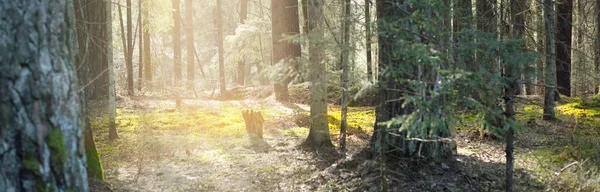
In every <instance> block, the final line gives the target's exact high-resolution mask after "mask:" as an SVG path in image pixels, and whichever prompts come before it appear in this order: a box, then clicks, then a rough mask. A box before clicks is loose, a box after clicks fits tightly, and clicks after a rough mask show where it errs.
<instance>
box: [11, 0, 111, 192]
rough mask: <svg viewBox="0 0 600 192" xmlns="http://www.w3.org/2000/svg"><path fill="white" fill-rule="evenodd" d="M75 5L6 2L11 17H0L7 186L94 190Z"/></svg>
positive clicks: (66, 1)
mask: <svg viewBox="0 0 600 192" xmlns="http://www.w3.org/2000/svg"><path fill="white" fill-rule="evenodd" d="M73 11H74V7H73V1H70V0H47V1H33V0H21V1H19V2H18V3H16V2H11V3H0V18H11V19H3V20H1V21H0V23H2V24H1V25H0V26H1V27H0V31H1V32H0V33H2V34H3V36H2V38H3V39H4V41H3V43H2V44H1V45H0V50H4V51H1V52H0V58H2V60H3V61H2V62H0V71H2V72H1V73H0V92H1V93H3V94H0V98H1V99H0V122H2V123H0V130H2V133H3V134H0V146H2V151H0V167H1V168H0V177H2V179H0V189H2V190H4V191H88V178H87V174H86V160H85V159H84V158H85V147H84V146H82V145H83V144H84V142H83V140H82V139H83V130H82V129H81V121H80V120H81V114H80V112H81V108H80V107H81V106H80V103H79V102H80V99H79V97H78V90H79V86H78V85H77V83H78V82H77V77H76V74H75V73H76V69H75V66H76V64H75V63H74V62H75V58H76V56H77V39H76V38H77V34H76V33H75V18H74V17H75V16H74V13H73ZM98 11H99V12H100V13H106V12H105V10H98ZM32 13H35V16H32V15H31V14H32ZM104 16H106V15H104ZM104 24H105V23H103V25H104ZM40 26H45V27H40ZM102 57H104V55H103V56H102ZM41 74H43V75H41ZM53 85H54V86H53ZM4 93H14V94H4Z"/></svg>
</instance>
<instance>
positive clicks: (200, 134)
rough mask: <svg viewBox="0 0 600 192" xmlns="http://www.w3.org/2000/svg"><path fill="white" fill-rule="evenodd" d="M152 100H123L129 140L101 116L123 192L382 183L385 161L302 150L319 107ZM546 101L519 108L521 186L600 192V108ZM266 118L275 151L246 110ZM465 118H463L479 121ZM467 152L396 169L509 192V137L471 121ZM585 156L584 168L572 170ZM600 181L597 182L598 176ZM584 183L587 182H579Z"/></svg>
mask: <svg viewBox="0 0 600 192" xmlns="http://www.w3.org/2000/svg"><path fill="white" fill-rule="evenodd" d="M182 103H183V106H182V107H181V108H179V109H175V102H174V101H173V100H160V99H154V100H152V99H142V100H140V101H137V102H133V101H132V100H128V101H121V102H119V105H118V106H119V109H118V117H117V124H118V125H119V128H118V130H119V137H120V138H119V139H117V140H116V141H112V142H110V141H107V139H106V138H107V135H108V130H107V127H106V125H107V123H106V117H105V116H104V114H103V113H97V112H96V113H95V114H96V115H95V116H94V117H95V118H93V125H94V131H95V133H94V135H95V138H96V140H97V144H98V148H99V152H100V155H101V160H102V162H103V164H104V168H105V171H106V173H105V175H106V178H107V181H108V183H109V184H111V185H112V187H113V189H116V191H318V190H321V191H342V190H350V191H353V190H355V191H365V190H377V186H379V180H378V178H380V177H379V172H378V170H379V167H378V163H377V162H374V161H370V160H367V159H363V158H364V157H360V156H359V157H357V159H352V158H349V159H346V160H347V161H346V160H342V161H341V162H336V163H335V164H333V162H331V161H327V160H325V159H324V158H323V156H326V155H327V154H323V153H322V152H321V153H316V154H315V153H308V152H305V151H304V150H301V149H299V148H298V147H297V146H298V144H299V143H300V142H302V141H303V140H304V139H305V138H306V136H307V135H308V127H309V120H310V119H309V112H308V111H309V106H307V105H302V104H281V103H278V102H275V101H273V100H272V99H269V98H267V99H264V100H241V101H214V100H190V99H187V100H183V101H182ZM540 103H541V102H540V100H539V98H537V99H536V98H533V99H531V100H527V101H526V102H523V103H521V104H519V107H518V110H517V116H516V118H517V120H519V121H521V122H522V123H523V124H525V125H526V127H525V128H524V129H523V130H520V131H519V132H518V133H517V135H516V141H515V157H516V158H515V159H516V161H515V182H516V183H515V184H516V186H515V189H516V190H517V191H542V190H550V191H578V190H580V189H581V190H582V191H594V190H596V191H598V189H600V187H598V186H600V176H599V175H600V174H598V172H595V170H597V169H593V168H594V167H599V166H600V162H599V159H600V147H598V146H600V143H599V142H600V134H599V131H600V118H599V116H598V114H600V113H599V112H600V109H598V107H594V106H589V105H587V104H586V105H581V103H579V104H577V102H568V103H562V104H561V105H560V106H558V107H557V112H558V114H559V116H558V117H559V121H553V122H548V121H543V120H541V117H542V108H541V106H540ZM243 109H254V110H260V111H261V112H262V114H263V116H264V117H265V125H264V127H265V141H266V142H267V143H268V144H269V146H270V147H268V148H260V149H257V148H254V147H251V146H250V142H249V140H248V138H247V136H246V132H245V128H244V121H243V119H242V117H241V110H243ZM328 115H329V122H330V124H329V127H330V134H331V136H332V140H333V142H334V144H336V146H337V143H338V139H339V122H340V109H339V106H334V105H331V106H329V114H328ZM348 117H349V119H348V125H349V128H348V141H349V148H350V153H349V154H351V153H352V152H353V151H357V150H358V149H362V148H364V147H365V146H366V144H367V142H368V139H369V136H370V135H371V134H372V126H373V122H374V120H375V117H374V110H373V108H350V109H349V115H348ZM472 120H473V119H472V117H469V116H464V117H462V119H461V121H463V122H470V121H472ZM463 126H465V127H463V128H461V129H460V130H459V132H458V134H457V137H456V141H457V144H458V148H457V152H458V154H457V155H455V156H454V157H453V158H451V159H450V160H447V161H444V162H429V163H420V162H415V161H413V160H406V161H401V162H398V164H394V166H393V167H390V168H389V170H390V174H391V175H393V177H390V180H389V186H390V189H396V190H397V191H500V190H503V186H504V182H503V179H504V168H505V164H504V163H505V154H504V142H503V141H502V140H501V138H500V139H499V140H490V139H485V140H481V139H479V138H478V137H477V135H473V134H472V132H470V131H469V129H477V128H475V127H476V125H463ZM573 162H578V164H576V165H575V166H572V167H568V168H566V169H565V170H563V171H562V172H561V171H560V170H561V169H563V168H565V166H567V165H569V164H571V163H573ZM595 178H597V179H595ZM579 187H581V188H579Z"/></svg>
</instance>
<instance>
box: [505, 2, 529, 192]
mask: <svg viewBox="0 0 600 192" xmlns="http://www.w3.org/2000/svg"><path fill="white" fill-rule="evenodd" d="M526 4H527V2H526V1H524V0H511V1H510V13H511V21H512V26H513V29H512V38H513V39H515V40H523V38H524V34H525V5H526ZM522 51H525V47H524V44H523V47H522ZM519 70H520V69H519V68H518V67H515V66H514V65H511V64H507V65H506V66H505V73H506V77H507V78H506V79H507V82H506V87H505V91H504V103H505V110H504V115H505V117H506V119H507V120H508V121H514V120H515V96H516V95H517V94H518V92H519V89H520V88H519V86H520V83H519V81H518V79H519V78H520V75H519ZM512 125H513V124H512V123H509V124H508V126H507V128H508V130H507V131H506V135H505V139H506V149H505V152H506V182H505V184H506V191H513V169H514V155H513V142H514V138H513V137H514V127H513V126H512Z"/></svg>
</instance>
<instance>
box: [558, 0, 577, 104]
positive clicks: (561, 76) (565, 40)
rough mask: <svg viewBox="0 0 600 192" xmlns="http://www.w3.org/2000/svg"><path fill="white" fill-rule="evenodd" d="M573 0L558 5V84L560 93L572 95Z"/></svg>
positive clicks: (561, 0) (561, 1)
mask: <svg viewBox="0 0 600 192" xmlns="http://www.w3.org/2000/svg"><path fill="white" fill-rule="evenodd" d="M572 24H573V0H559V1H557V5H556V84H557V86H558V87H557V89H558V92H559V93H560V94H563V95H566V96H571V40H572V38H571V35H572V32H573V29H572Z"/></svg>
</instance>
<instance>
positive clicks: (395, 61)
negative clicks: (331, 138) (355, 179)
mask: <svg viewBox="0 0 600 192" xmlns="http://www.w3.org/2000/svg"><path fill="white" fill-rule="evenodd" d="M396 4H398V5H396ZM402 6H405V5H404V3H403V1H402V0H395V1H388V0H377V1H376V10H377V22H378V23H398V22H397V20H398V18H400V17H405V16H406V14H408V13H405V14H402V15H399V14H398V13H399V12H403V11H400V10H401V9H402V8H401V7H402ZM393 27H400V26H397V25H394V26H391V25H390V26H384V25H379V26H378V27H377V31H378V32H377V34H379V43H378V45H379V48H378V51H379V53H378V55H379V76H378V78H379V81H378V82H379V87H378V88H379V98H378V99H379V100H378V102H379V103H380V104H379V105H378V106H377V107H376V108H375V122H376V123H375V125H374V129H373V136H372V137H371V141H370V146H369V147H370V148H371V150H372V151H373V153H374V154H376V153H377V152H380V153H379V154H380V155H382V156H381V158H384V155H385V154H386V153H388V151H389V150H390V149H392V148H395V147H396V145H397V144H398V146H399V147H400V148H401V147H402V146H403V144H402V142H403V141H398V142H397V141H394V140H392V138H393V137H392V136H390V134H389V133H388V132H387V130H396V129H398V127H397V125H395V126H393V127H391V128H390V129H388V126H385V125H381V124H379V123H382V122H387V121H389V120H391V119H392V118H394V117H396V116H401V115H404V114H408V113H410V107H408V106H406V107H403V106H402V103H403V102H404V101H401V100H399V99H398V98H401V96H402V94H401V92H400V91H398V90H406V89H407V86H406V85H404V84H398V83H396V81H395V79H396V78H404V77H399V76H398V75H396V76H391V75H383V74H386V71H389V70H393V69H394V68H399V67H400V65H401V63H402V59H401V58H399V57H395V56H393V55H392V53H393V50H395V49H397V48H396V45H394V43H393V42H394V40H393V39H394V35H392V34H391V33H390V31H392V30H393V29H392V28H393ZM407 73H411V72H405V73H403V74H407ZM400 139H401V140H402V138H400ZM384 143H385V145H382V144H384Z"/></svg>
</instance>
